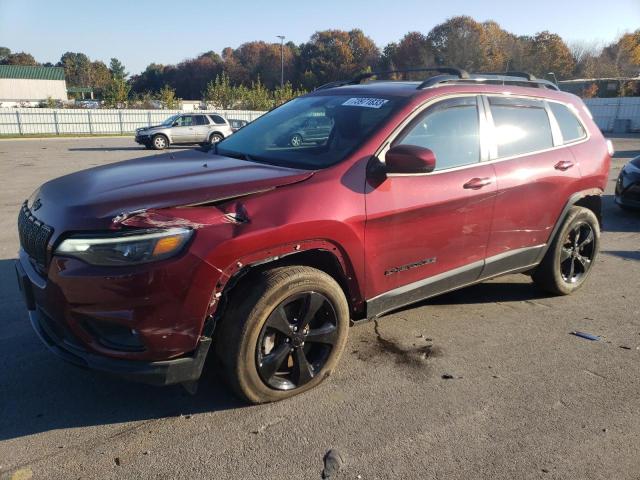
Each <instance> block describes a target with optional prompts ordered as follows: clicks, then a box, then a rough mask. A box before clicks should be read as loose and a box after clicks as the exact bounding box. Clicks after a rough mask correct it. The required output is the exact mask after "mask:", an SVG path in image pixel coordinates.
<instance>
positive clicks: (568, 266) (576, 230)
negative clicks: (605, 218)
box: [532, 206, 600, 295]
mask: <svg viewBox="0 0 640 480" xmlns="http://www.w3.org/2000/svg"><path fill="white" fill-rule="evenodd" d="M599 248H600V224H599V222H598V219H597V217H596V216H595V214H594V213H593V212H592V211H591V210H589V209H587V208H583V207H577V206H574V207H571V209H570V210H569V213H568V215H567V218H566V219H565V221H564V222H563V224H562V227H561V228H560V230H559V231H558V233H557V235H556V237H555V238H554V239H553V241H552V243H551V246H550V247H549V250H548V251H547V253H546V255H545V257H544V258H543V260H542V262H541V263H540V265H539V266H538V268H537V269H536V271H535V272H534V274H533V275H532V277H533V280H534V282H535V283H536V284H537V285H538V286H539V287H540V288H542V289H543V290H546V291H547V292H550V293H553V294H555V295H569V294H571V293H573V292H575V291H576V290H578V289H579V288H580V287H582V285H584V282H585V281H586V279H587V278H588V277H589V274H590V273H591V270H592V269H593V264H594V262H595V259H596V257H597V254H598V250H599Z"/></svg>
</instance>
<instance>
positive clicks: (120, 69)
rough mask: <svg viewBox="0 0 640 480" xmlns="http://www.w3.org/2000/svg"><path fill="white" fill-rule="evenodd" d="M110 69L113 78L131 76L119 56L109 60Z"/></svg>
mask: <svg viewBox="0 0 640 480" xmlns="http://www.w3.org/2000/svg"><path fill="white" fill-rule="evenodd" d="M109 71H110V72H111V76H112V77H113V78H120V79H123V80H124V79H125V78H127V77H128V76H129V72H127V71H126V69H125V66H124V65H123V64H122V62H121V61H120V60H118V59H117V58H112V59H111V61H110V62H109Z"/></svg>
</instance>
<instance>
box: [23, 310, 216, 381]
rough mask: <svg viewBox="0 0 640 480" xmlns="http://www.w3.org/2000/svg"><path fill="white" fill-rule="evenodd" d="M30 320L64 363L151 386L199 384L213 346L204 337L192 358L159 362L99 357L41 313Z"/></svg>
mask: <svg viewBox="0 0 640 480" xmlns="http://www.w3.org/2000/svg"><path fill="white" fill-rule="evenodd" d="M29 319H30V320H31V325H32V326H33V329H34V330H35V332H36V333H37V334H38V337H40V340H42V342H43V343H44V344H45V345H46V346H47V348H49V350H51V351H52V352H53V353H54V354H56V355H57V356H58V357H60V358H62V359H63V360H66V361H67V362H69V363H72V364H74V365H76V366H78V367H82V368H88V369H91V370H96V371H100V372H103V373H106V374H110V375H116V376H118V377H120V378H125V379H128V380H133V381H136V382H141V383H147V384H150V385H160V386H163V385H174V384H177V383H186V382H193V381H196V380H198V379H199V378H200V375H201V374H202V368H203V367H204V362H205V360H206V358H207V353H208V352H209V347H210V346H211V338H209V337H202V338H201V339H200V342H199V343H198V348H197V349H196V350H195V352H194V353H193V354H192V355H190V356H186V357H180V358H174V359H171V360H163V361H158V362H141V361H134V360H122V359H115V358H109V357H103V356H101V355H95V354H93V353H91V352H89V351H87V350H85V349H84V348H82V347H81V346H80V345H79V344H77V343H75V342H74V341H73V340H72V339H69V338H65V337H64V336H59V335H58V332H56V330H55V328H54V327H53V325H52V323H51V319H49V318H48V317H47V315H46V314H45V313H43V312H42V311H40V310H30V311H29Z"/></svg>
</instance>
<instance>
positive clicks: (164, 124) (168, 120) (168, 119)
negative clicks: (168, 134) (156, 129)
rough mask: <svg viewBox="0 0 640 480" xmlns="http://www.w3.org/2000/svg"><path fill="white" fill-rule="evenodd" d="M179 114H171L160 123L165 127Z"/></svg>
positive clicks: (171, 123)
mask: <svg viewBox="0 0 640 480" xmlns="http://www.w3.org/2000/svg"><path fill="white" fill-rule="evenodd" d="M179 116H180V115H171V116H170V117H169V118H167V119H166V120H165V121H164V122H162V124H161V125H163V126H165V127H170V126H171V125H173V122H175V121H176V120H177V119H178V117H179Z"/></svg>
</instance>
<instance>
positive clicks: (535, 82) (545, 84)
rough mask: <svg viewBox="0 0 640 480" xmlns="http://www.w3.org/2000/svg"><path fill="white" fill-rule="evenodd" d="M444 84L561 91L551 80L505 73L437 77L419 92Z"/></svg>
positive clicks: (519, 73) (426, 82)
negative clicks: (490, 85)
mask: <svg viewBox="0 0 640 480" xmlns="http://www.w3.org/2000/svg"><path fill="white" fill-rule="evenodd" d="M444 83H476V84H477V83H483V84H494V85H518V86H522V87H536V88H548V89H551V90H560V88H559V87H558V86H557V85H556V84H555V83H552V82H550V81H549V80H543V79H540V78H536V77H535V76H533V75H531V74H530V73H526V72H512V71H509V72H503V73H495V72H489V73H474V74H472V75H469V78H465V79H460V78H453V77H451V76H449V75H437V76H435V77H431V78H429V79H427V80H425V81H424V82H422V83H421V84H420V85H418V90H421V89H423V88H429V87H435V86H438V85H441V84H444Z"/></svg>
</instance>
